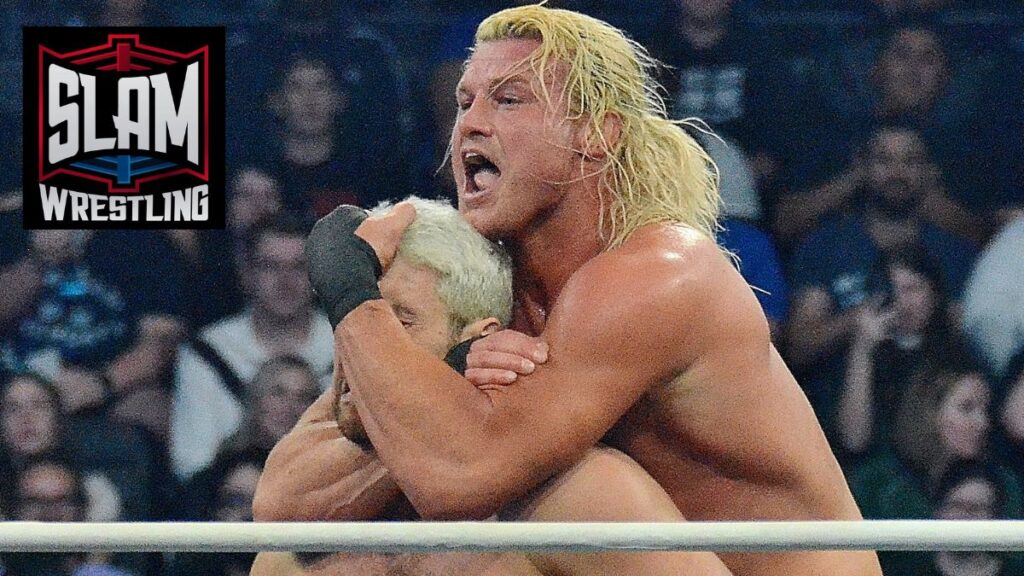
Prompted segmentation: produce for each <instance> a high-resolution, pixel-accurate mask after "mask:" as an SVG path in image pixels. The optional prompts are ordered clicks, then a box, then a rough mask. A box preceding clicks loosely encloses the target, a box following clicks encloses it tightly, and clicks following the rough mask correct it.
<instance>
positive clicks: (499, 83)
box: [488, 73, 530, 94]
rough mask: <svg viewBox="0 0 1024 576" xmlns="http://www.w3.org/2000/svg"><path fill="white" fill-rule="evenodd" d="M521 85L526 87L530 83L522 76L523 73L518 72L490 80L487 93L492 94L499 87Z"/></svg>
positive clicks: (517, 86)
mask: <svg viewBox="0 0 1024 576" xmlns="http://www.w3.org/2000/svg"><path fill="white" fill-rule="evenodd" d="M523 85H525V86H527V87H529V85H530V83H529V81H528V80H527V79H526V78H525V77H523V73H519V74H516V75H514V76H508V77H506V78H497V79H495V80H493V81H492V82H491V86H490V89H489V90H488V94H494V93H495V92H497V91H498V90H500V89H501V88H505V87H508V88H519V87H520V86H523Z"/></svg>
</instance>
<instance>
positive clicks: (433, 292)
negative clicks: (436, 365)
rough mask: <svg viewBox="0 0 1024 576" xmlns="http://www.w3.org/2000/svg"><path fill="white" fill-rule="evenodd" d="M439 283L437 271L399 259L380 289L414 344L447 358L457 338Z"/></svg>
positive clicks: (383, 279)
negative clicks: (439, 295) (442, 301)
mask: <svg viewBox="0 0 1024 576" xmlns="http://www.w3.org/2000/svg"><path fill="white" fill-rule="evenodd" d="M437 280H438V276H437V273H436V272H434V271H433V270H430V269H429V268H426V267H423V266H416V265H413V264H410V263H409V262H408V261H406V260H405V259H403V258H396V259H395V261H394V263H393V264H392V265H391V267H390V268H389V269H388V272H387V274H385V275H384V276H383V277H382V278H381V279H380V284H379V286H380V293H381V295H382V296H383V297H384V299H385V300H387V301H388V302H389V303H390V304H391V307H392V309H394V311H395V316H397V317H398V320H399V321H401V322H402V326H404V327H405V330H406V332H408V333H409V335H410V336H411V337H412V339H413V341H414V342H416V344H418V345H420V346H422V347H423V348H425V349H427V350H429V351H430V352H432V353H433V354H434V355H435V356H438V357H441V358H443V357H444V356H445V354H446V353H447V352H448V349H449V348H451V346H452V344H454V343H455V342H454V341H455V335H453V334H452V328H451V324H450V322H449V320H448V312H447V309H446V308H445V306H444V304H442V303H441V299H440V298H439V297H438V295H437V289H436V287H437Z"/></svg>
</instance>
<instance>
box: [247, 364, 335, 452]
mask: <svg viewBox="0 0 1024 576" xmlns="http://www.w3.org/2000/svg"><path fill="white" fill-rule="evenodd" d="M257 393H258V394H259V396H258V397H257V399H256V407H255V410H256V413H255V419H256V425H257V428H258V429H259V431H260V434H261V436H263V437H264V440H265V441H266V442H268V444H267V446H268V447H272V446H273V445H274V444H275V443H276V442H277V441H278V440H280V439H281V437H282V436H284V435H285V434H287V433H288V431H289V430H291V429H292V426H294V425H295V423H296V422H298V421H299V417H300V416H302V413H303V412H304V411H305V410H306V408H307V407H308V406H309V405H310V404H312V403H313V401H314V400H316V398H317V396H318V395H319V393H320V387H319V386H318V385H317V382H316V380H314V379H313V377H312V374H311V373H310V372H309V371H308V370H303V369H301V368H295V367H292V366H284V367H282V368H280V369H278V370H275V371H274V372H273V373H272V374H270V375H269V376H268V377H267V378H266V379H265V381H264V382H262V383H261V385H260V389H259V390H258V391H257Z"/></svg>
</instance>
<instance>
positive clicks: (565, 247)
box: [505, 191, 605, 316]
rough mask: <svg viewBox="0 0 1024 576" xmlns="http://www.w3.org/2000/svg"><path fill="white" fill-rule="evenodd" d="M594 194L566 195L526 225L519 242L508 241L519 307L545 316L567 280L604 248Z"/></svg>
mask: <svg viewBox="0 0 1024 576" xmlns="http://www.w3.org/2000/svg"><path fill="white" fill-rule="evenodd" d="M600 214H601V207H600V202H599V200H598V199H597V195H596V194H595V193H591V192H586V191H580V192H579V193H576V194H568V195H566V196H565V197H564V199H563V200H562V201H561V202H560V203H559V204H557V205H555V206H553V207H552V208H551V209H550V210H549V211H548V212H546V213H545V214H544V215H543V216H541V217H539V218H538V219H537V220H536V221H535V222H533V223H532V224H531V225H530V229H529V230H528V231H527V232H526V233H525V234H524V235H523V236H521V237H520V238H518V239H515V240H511V241H509V240H506V241H505V245H506V248H507V249H508V251H509V254H510V255H511V256H512V261H513V264H514V268H515V272H516V273H515V277H516V283H515V291H516V300H517V303H519V305H521V306H524V307H525V308H528V309H530V310H534V314H532V315H534V316H536V314H537V313H539V314H540V315H541V316H546V314H547V311H548V310H549V309H550V308H551V306H552V305H553V304H554V302H555V300H557V299H558V296H559V294H561V292H562V289H563V288H564V287H565V285H566V283H567V282H568V281H569V278H570V277H572V275H573V274H574V273H575V272H576V271H577V270H579V269H580V267H581V266H583V265H584V264H585V263H586V262H587V261H588V260H590V259H591V258H593V257H595V256H597V255H598V254H600V253H601V252H602V251H603V250H604V248H605V241H604V240H602V239H601V235H600V233H599V229H598V227H599V225H600V222H601V217H600Z"/></svg>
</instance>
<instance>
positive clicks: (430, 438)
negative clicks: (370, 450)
mask: <svg viewBox="0 0 1024 576" xmlns="http://www.w3.org/2000/svg"><path fill="white" fill-rule="evenodd" d="M336 342H337V344H338V346H340V348H341V358H342V361H341V363H342V366H344V370H345V378H346V380H347V381H348V383H349V386H350V388H351V390H352V399H353V402H354V403H355V405H356V408H357V410H358V412H359V416H360V418H361V419H362V422H363V426H364V427H365V429H366V432H367V435H368V436H369V438H370V440H371V442H372V443H373V446H374V448H375V449H376V452H377V453H378V455H379V456H380V458H381V460H383V461H384V462H385V464H386V465H387V467H388V469H389V470H391V472H392V474H393V476H394V478H395V480H396V482H397V483H398V484H399V486H401V488H402V491H403V492H404V493H405V494H406V496H408V498H409V500H410V501H411V502H412V504H413V506H415V507H416V509H417V511H418V512H419V513H420V515H422V516H424V517H427V518H431V517H435V516H437V515H439V514H440V515H444V516H446V517H447V515H449V514H450V515H452V516H453V517H460V516H468V517H475V516H479V517H487V516H489V515H490V514H492V513H493V512H494V511H495V510H496V509H497V508H498V507H500V506H501V505H503V504H504V503H506V502H507V501H508V500H510V499H512V498H514V497H516V496H518V495H519V493H515V494H509V493H507V492H506V490H507V489H508V487H509V486H514V485H517V482H516V481H513V480H511V479H509V478H507V476H508V475H509V473H510V472H509V471H508V470H505V469H501V468H500V467H499V468H495V466H496V465H499V464H501V463H500V462H498V461H497V460H495V458H494V455H496V454H502V453H504V452H502V450H503V448H502V446H500V444H501V438H500V435H499V434H495V433H492V428H491V427H492V425H493V420H492V417H493V416H494V410H493V408H494V405H493V403H492V401H491V397H490V396H489V394H488V392H485V391H481V390H478V389H477V388H476V387H475V386H473V385H472V384H470V383H469V381H467V380H466V379H465V378H463V377H462V376H461V375H459V374H458V373H456V372H455V371H454V370H452V369H451V368H450V367H449V366H448V365H447V364H445V363H444V362H443V361H442V360H440V359H438V358H436V357H434V356H433V355H431V354H430V353H429V352H427V351H426V350H424V349H422V348H420V347H419V346H417V345H415V344H414V343H413V342H412V341H411V339H409V337H408V336H407V334H406V333H405V331H404V329H403V328H402V326H401V324H400V323H399V322H398V321H397V320H396V319H395V317H394V315H393V313H392V311H391V308H390V306H389V305H388V304H387V303H386V302H384V301H381V300H375V301H371V302H367V303H364V304H362V305H361V306H360V307H359V308H357V309H356V310H355V311H353V312H352V313H351V314H349V315H348V316H347V317H346V318H345V321H344V322H342V323H341V325H340V326H339V329H338V331H337V333H336ZM513 473H514V474H519V473H520V471H518V470H517V471H514V472H513ZM516 480H523V479H516ZM542 480H543V478H540V479H536V480H535V481H534V485H535V484H539V483H540V481H542ZM498 486H500V488H498ZM531 487H532V486H531V485H526V486H524V487H522V491H524V492H525V491H526V490H529V489H530V488H531ZM485 494H486V495H487V496H485Z"/></svg>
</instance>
